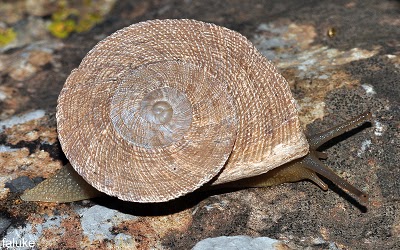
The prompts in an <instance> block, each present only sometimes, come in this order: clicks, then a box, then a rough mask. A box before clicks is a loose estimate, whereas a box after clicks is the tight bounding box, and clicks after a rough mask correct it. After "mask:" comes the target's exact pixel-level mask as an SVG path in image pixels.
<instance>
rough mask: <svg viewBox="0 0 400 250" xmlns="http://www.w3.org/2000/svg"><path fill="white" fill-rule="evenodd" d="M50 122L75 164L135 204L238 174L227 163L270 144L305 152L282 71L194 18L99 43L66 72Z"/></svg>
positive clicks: (266, 151)
mask: <svg viewBox="0 0 400 250" xmlns="http://www.w3.org/2000/svg"><path fill="white" fill-rule="evenodd" d="M282 82H283V84H282ZM57 123H58V132H59V139H60V142H61V145H62V148H63V150H64V152H65V154H66V156H67V158H68V159H69V161H70V162H71V164H72V166H73V167H74V168H75V170H76V171H77V172H78V173H79V174H80V175H81V176H83V177H84V178H85V179H86V180H87V181H88V182H89V183H90V184H91V185H92V186H94V187H95V188H97V189H98V190H100V191H102V192H105V193H107V194H109V195H113V196H117V197H118V198H120V199H123V200H129V201H136V202H160V201H167V200H170V199H173V198H176V197H178V196H181V195H184V194H186V193H189V192H192V191H194V190H195V189H197V188H199V187H200V186H201V185H203V184H204V183H206V182H209V181H210V180H211V179H212V178H216V176H217V175H218V174H220V176H221V175H222V176H223V174H221V169H223V168H224V166H225V169H224V171H225V170H226V171H228V172H229V171H231V172H232V173H233V177H232V178H231V179H232V180H234V179H238V177H237V176H236V177H235V174H234V172H235V171H236V172H237V170H235V169H234V167H232V166H235V165H241V166H250V165H251V164H250V162H251V161H253V162H258V163H261V162H263V161H265V160H266V159H267V158H268V157H269V156H273V154H274V148H275V146H277V145H278V146H279V145H282V144H284V145H289V147H288V148H287V149H288V150H289V151H290V150H291V149H295V148H296V147H301V148H302V151H303V152H305V151H306V149H305V148H306V147H305V146H304V145H303V144H304V143H305V142H304V138H303V136H302V133H301V132H299V131H300V130H299V129H300V128H299V124H298V119H297V116H296V110H295V107H294V101H293V98H292V97H291V93H290V90H289V88H288V86H287V84H286V82H285V80H284V79H283V77H281V76H280V75H279V74H278V73H277V72H276V70H275V68H274V67H273V66H272V65H271V64H270V63H269V62H268V61H267V60H266V59H265V58H264V57H263V56H261V55H260V54H259V53H258V52H257V50H256V49H255V48H254V46H253V45H251V43H250V42H249V41H248V40H247V39H246V38H244V37H243V36H241V35H240V34H238V33H236V32H234V31H231V30H228V29H226V28H223V27H219V26H216V25H213V24H207V23H203V22H198V21H193V20H153V21H147V22H142V23H138V24H134V25H131V26H129V27H127V28H124V29H122V30H119V31H117V32H115V33H114V34H112V35H111V36H109V37H107V38H105V39H104V40H103V41H101V42H99V43H98V44H97V45H96V46H95V47H94V48H93V49H92V50H91V51H90V52H89V53H88V54H87V55H86V57H85V58H84V59H83V61H82V63H81V64H80V66H79V68H77V69H75V70H73V71H72V73H71V75H70V76H69V77H68V79H67V81H66V83H65V85H64V88H63V89H62V91H61V94H60V96H59V99H58V106H57ZM291 134H294V135H295V136H293V137H290V138H289V135H291ZM292 144H293V145H295V146H293V147H292V146H291V145H292ZM299 145H300V146H299ZM303 152H301V153H300V154H304V153H303ZM296 154H299V153H296ZM295 157H296V158H297V157H298V156H297V155H296V156H295V154H294V153H291V154H290V153H289V154H288V156H285V159H284V161H289V160H291V159H293V158H295ZM249 159H252V160H251V161H249ZM247 162H249V163H248V164H247ZM281 162H282V161H281ZM273 167H274V166H273V164H272V165H271V166H270V168H273ZM249 169H250V170H251V167H249ZM246 171H249V170H244V172H246ZM266 171H268V169H263V170H257V169H256V170H254V169H253V170H251V171H250V172H251V173H250V174H248V175H249V176H250V175H255V174H257V172H266ZM228 179H229V178H228Z"/></svg>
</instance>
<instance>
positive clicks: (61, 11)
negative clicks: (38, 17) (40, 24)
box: [48, 0, 115, 38]
mask: <svg viewBox="0 0 400 250" xmlns="http://www.w3.org/2000/svg"><path fill="white" fill-rule="evenodd" d="M114 2H115V1H114V0H102V1H91V0H88V1H84V2H83V4H82V3H80V4H74V3H73V2H68V1H60V2H59V5H58V9H57V11H56V12H54V13H53V14H52V18H51V19H52V21H51V23H50V25H49V26H48V29H49V31H50V33H51V34H52V35H53V36H55V37H58V38H66V37H68V36H69V35H70V34H71V33H72V32H84V31H88V30H90V29H91V28H92V27H93V26H94V25H96V24H97V23H99V22H101V21H102V20H103V17H104V15H105V14H107V13H108V12H109V11H110V10H111V8H112V6H113V4H114Z"/></svg>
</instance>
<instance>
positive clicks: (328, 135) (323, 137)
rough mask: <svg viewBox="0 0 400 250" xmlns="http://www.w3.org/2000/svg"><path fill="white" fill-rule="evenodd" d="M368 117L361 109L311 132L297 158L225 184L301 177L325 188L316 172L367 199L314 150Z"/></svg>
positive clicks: (279, 181)
mask: <svg viewBox="0 0 400 250" xmlns="http://www.w3.org/2000/svg"><path fill="white" fill-rule="evenodd" d="M371 117H372V115H371V113H369V112H366V113H363V114H361V115H359V116H357V117H355V118H353V119H351V120H349V121H345V122H343V123H342V124H340V125H337V126H335V127H333V128H331V129H328V130H326V131H324V132H321V133H318V134H315V135H311V136H310V137H309V138H308V141H309V143H310V152H309V153H308V154H307V155H306V156H304V157H302V158H299V159H297V160H294V161H292V162H289V163H287V164H284V165H282V166H280V167H278V168H275V169H273V170H271V171H269V172H267V173H265V174H263V175H259V176H255V177H251V178H247V179H243V180H239V181H237V182H233V183H229V184H226V185H225V186H226V187H239V186H240V187H267V186H273V185H278V184H282V183H286V182H297V181H301V180H305V179H308V180H311V181H312V182H314V183H315V184H317V185H318V186H319V187H320V188H321V189H323V190H325V191H327V190H328V185H327V184H326V183H325V182H324V181H322V180H321V179H320V178H319V177H318V175H317V174H319V175H321V176H323V177H325V178H326V179H328V180H330V181H331V182H333V183H334V184H336V185H338V186H339V187H341V188H342V189H344V190H346V191H348V192H350V193H352V194H354V195H355V196H356V197H358V198H359V199H360V201H361V202H363V203H366V202H367V201H368V195H367V194H366V193H364V192H362V191H360V190H359V189H357V188H356V187H354V186H353V185H351V184H350V183H348V182H347V181H346V180H344V179H343V178H341V177H340V176H338V175H337V174H336V173H335V172H333V171H332V170H331V169H330V168H329V167H327V166H325V164H323V163H322V162H321V161H320V160H319V159H326V158H327V154H326V153H323V152H319V151H317V148H319V147H320V146H321V145H323V144H324V143H325V142H327V141H329V140H331V139H333V138H335V137H337V136H339V135H341V134H343V133H345V132H347V131H349V130H351V129H353V128H356V127H358V126H360V125H362V124H363V123H365V122H367V121H368V120H369V119H370V118H371Z"/></svg>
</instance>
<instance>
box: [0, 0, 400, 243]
mask: <svg viewBox="0 0 400 250" xmlns="http://www.w3.org/2000/svg"><path fill="white" fill-rule="evenodd" d="M266 2H267V3H266ZM12 4H14V1H12V2H10V3H7V5H0V13H11V14H7V17H5V15H0V27H1V29H0V30H2V31H4V32H3V33H1V34H5V31H6V30H10V29H12V30H13V31H14V32H15V34H16V38H15V39H16V40H15V41H13V42H12V43H10V45H9V46H8V47H3V48H1V49H0V51H1V54H0V119H1V121H10V120H9V119H12V121H15V120H18V119H15V116H16V115H21V114H23V113H26V114H30V113H31V112H41V111H39V110H44V111H45V112H46V114H45V115H44V116H42V117H39V118H36V119H34V120H24V119H19V121H22V123H20V124H14V125H13V126H11V127H7V128H4V129H1V132H0V237H2V238H4V239H7V240H10V239H12V238H15V240H21V238H24V239H25V240H32V241H34V242H35V244H36V246H37V247H38V248H40V249H48V248H51V249H67V248H68V249H79V248H83V247H88V249H95V248H100V249H107V248H109V249H112V248H113V247H115V246H119V247H121V248H128V249H135V248H136V249H149V248H153V249H154V248H155V249H190V248H192V247H193V246H194V245H195V244H196V243H197V242H199V241H200V240H203V239H206V238H214V237H218V236H234V235H247V236H251V237H260V236H263V237H269V238H273V239H277V240H280V241H283V242H284V243H285V244H286V245H287V246H288V247H290V248H293V249H302V248H306V247H308V248H309V249H400V244H399V242H400V212H399V211H400V203H399V200H400V183H399V179H400V168H399V166H400V155H399V148H400V145H399V142H400V138H399V137H400V133H399V130H400V124H399V117H400V108H399V106H400V105H399V96H400V93H399V89H400V88H399V83H400V73H399V71H400V50H399V48H400V42H399V37H400V18H399V17H400V15H399V14H400V4H399V2H398V1H377V0H365V1H362V0H358V1H357V0H354V1H351V0H347V1H296V0H292V1H278V0H276V1H275V0H273V1H262V0H259V1H239V0H234V1H208V0H206V1H186V0H182V1H180V0H177V1H172V0H164V1H118V2H117V3H116V4H115V5H114V7H113V9H112V10H111V12H109V13H108V14H107V15H106V16H105V17H104V18H103V21H102V22H100V23H98V24H97V25H96V26H94V27H93V28H92V29H91V30H90V31H86V32H83V33H72V34H70V36H69V37H68V38H66V39H64V40H60V39H57V38H54V37H53V36H52V35H51V34H50V33H49V32H48V31H47V30H46V21H47V19H46V18H47V17H46V16H49V15H50V14H48V13H47V14H46V16H44V17H43V16H41V15H39V14H38V13H39V12H37V11H35V12H32V11H27V10H26V8H27V7H26V5H25V4H24V1H17V2H15V6H13V5H12ZM38 4H43V6H48V3H47V1H40V3H38ZM46 4H47V5H46ZM3 6H4V7H3ZM10 6H11V7H10ZM1 8H7V9H1ZM53 8H55V7H54V6H53V7H51V8H47V9H46V10H49V11H51V10H53ZM76 8H77V9H79V8H78V7H76ZM85 8H87V6H86V7H85ZM10 9H11V12H10ZM39 9H40V8H39ZM13 10H14V11H13ZM74 13H79V11H78V12H74ZM74 15H79V14H74ZM154 18H193V19H197V20H201V21H206V22H213V23H216V24H218V25H222V26H226V27H228V28H230V29H233V30H236V31H238V32H240V33H242V34H243V35H245V36H247V37H248V38H249V39H250V40H251V41H252V42H253V43H254V44H255V46H256V47H257V48H258V49H259V50H260V51H261V53H263V54H264V55H265V56H267V57H268V58H270V59H271V60H272V61H273V63H274V64H275V65H276V66H277V68H278V69H279V71H280V72H281V73H282V74H283V75H284V76H285V77H286V79H287V80H288V82H289V84H290V87H291V90H292V92H293V94H294V97H295V99H296V100H297V104H298V108H299V111H300V120H301V122H302V123H303V126H304V127H305V128H307V130H309V131H311V132H317V131H322V130H324V129H326V128H329V127H330V126H332V125H333V124H336V123H338V122H340V121H343V120H346V119H349V118H350V117H353V116H355V115H357V114H360V113H362V112H364V111H366V110H371V111H372V113H373V115H374V117H373V120H372V121H371V124H370V125H365V126H362V127H361V128H359V129H356V130H354V131H351V132H349V133H346V134H345V135H343V136H341V137H339V138H337V139H335V140H333V141H331V142H329V143H328V144H327V145H325V146H324V147H323V149H324V150H325V152H326V153H327V154H328V159H327V160H326V161H325V163H326V164H327V165H329V166H331V167H332V168H333V169H334V170H335V171H336V173H338V174H339V175H340V176H342V177H343V178H345V179H347V180H348V181H349V182H351V183H352V184H354V185H355V186H357V187H359V188H361V189H362V190H363V191H365V192H367V193H368V194H369V195H370V202H369V203H368V204H367V205H366V206H363V205H362V204H359V203H358V202H357V201H356V200H354V199H353V198H351V196H349V195H347V194H346V193H344V192H343V191H341V190H340V189H338V188H337V187H335V186H334V185H330V190H329V191H328V192H323V191H322V190H320V189H319V188H318V187H316V186H315V185H313V184H312V183H309V182H301V183H294V184H284V185H280V186H277V187H273V188H268V189H248V190H224V191H212V192H203V193H193V194H190V195H188V196H185V197H182V198H179V199H177V200H174V201H171V202H168V203H162V204H146V205H144V204H136V203H128V202H122V201H118V200H117V199H114V198H110V197H102V198H98V199H94V200H92V201H89V202H76V203H71V204H47V203H35V202H31V203H29V202H23V201H21V200H20V198H19V193H18V191H19V190H20V189H19V187H18V188H10V187H11V186H13V185H14V184H16V183H20V182H24V181H25V182H26V183H20V184H21V185H20V186H27V185H30V183H32V181H31V180H29V179H27V178H25V177H23V176H28V177H29V178H31V179H32V180H33V182H34V183H35V182H36V180H38V178H40V177H43V178H47V177H49V176H50V175H52V173H54V171H56V169H58V168H59V167H60V166H61V165H62V164H65V163H66V159H65V158H64V156H63V153H62V151H61V149H60V146H59V143H58V141H57V139H56V136H57V134H56V130H55V128H56V123H55V118H54V113H55V107H56V104H57V102H56V101H57V97H58V94H59V91H60V90H61V88H62V86H63V84H64V82H65V79H66V78H67V76H68V75H69V74H70V71H71V70H72V69H73V68H76V67H77V66H78V65H79V62H80V61H81V60H82V58H83V57H84V56H85V54H86V53H87V52H88V51H89V50H90V49H91V48H92V47H93V46H94V45H95V44H96V43H97V42H98V41H99V40H101V39H103V38H104V37H105V36H107V35H109V34H111V33H112V32H114V31H115V30H118V29H120V28H122V27H125V26H128V25H130V24H132V23H136V22H138V21H143V20H148V19H154ZM5 19H7V20H5ZM76 19H77V20H78V19H79V18H76ZM28 31H29V32H28ZM1 34H0V36H1ZM23 117H24V116H23ZM2 124H3V123H2ZM7 124H8V123H7ZM21 177H22V178H21ZM17 178H20V179H17ZM15 179H17V180H18V181H19V182H18V181H13V180H15ZM98 214H101V215H103V218H102V219H101V220H97V219H94V220H93V218H97V217H98ZM96 221H98V222H97V223H98V224H95V223H96ZM88 222H90V223H88ZM93 224H94V225H93ZM91 232H96V235H93V234H91Z"/></svg>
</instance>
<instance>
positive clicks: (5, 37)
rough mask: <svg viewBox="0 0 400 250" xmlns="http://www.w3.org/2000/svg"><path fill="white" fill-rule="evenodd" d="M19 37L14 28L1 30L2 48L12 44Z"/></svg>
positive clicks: (0, 44)
mask: <svg viewBox="0 0 400 250" xmlns="http://www.w3.org/2000/svg"><path fill="white" fill-rule="evenodd" d="M16 37H17V33H15V31H14V29H13V28H8V29H1V28H0V47H2V46H6V45H7V44H9V43H11V42H12V41H14V40H15V38H16Z"/></svg>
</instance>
